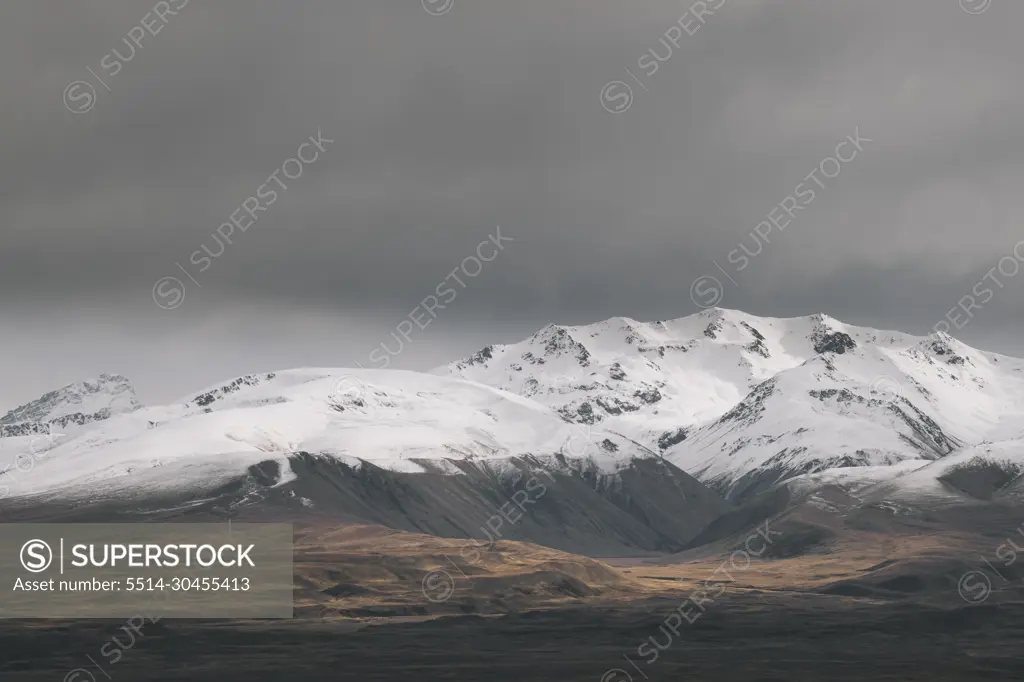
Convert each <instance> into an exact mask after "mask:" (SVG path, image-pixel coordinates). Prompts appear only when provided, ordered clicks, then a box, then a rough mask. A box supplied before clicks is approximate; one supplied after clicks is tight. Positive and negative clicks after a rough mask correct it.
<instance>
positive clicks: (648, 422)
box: [435, 308, 1024, 493]
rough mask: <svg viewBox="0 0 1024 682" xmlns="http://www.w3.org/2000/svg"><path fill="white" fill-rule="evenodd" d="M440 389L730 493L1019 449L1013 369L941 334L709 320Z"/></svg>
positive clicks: (623, 336)
mask: <svg viewBox="0 0 1024 682" xmlns="http://www.w3.org/2000/svg"><path fill="white" fill-rule="evenodd" d="M435 373H438V374H445V375H454V376H457V377H459V378H463V379H468V380H470V381H474V382H479V383H483V384H486V385H489V386H493V387H496V388H501V389H504V390H506V391H510V392H513V393H516V394H518V395H521V396H524V397H527V398H530V399H532V400H535V401H537V402H540V403H543V404H545V405H547V406H548V407H550V408H552V409H554V410H555V411H557V412H558V413H559V414H560V415H561V416H562V418H563V419H565V420H566V421H571V422H576V423H580V424H600V426H601V428H602V429H606V430H611V431H614V432H615V433H619V434H621V435H623V436H624V437H627V438H629V439H631V440H633V441H635V442H638V443H641V444H643V445H644V446H646V447H649V448H651V449H652V450H654V451H660V452H662V453H663V454H664V455H665V456H666V457H667V458H669V459H670V460H671V461H672V462H673V463H674V464H676V465H677V466H679V467H681V468H682V469H684V470H686V471H688V472H690V473H691V474H694V475H697V476H698V477H700V478H702V479H703V480H705V481H706V482H711V483H714V484H716V485H718V486H719V487H720V488H721V489H723V490H730V491H732V492H742V491H750V492H751V493H756V492H757V491H758V490H761V489H763V488H764V486H765V485H770V484H771V483H774V482H775V481H778V480H783V479H785V478H787V477H790V476H794V475H800V474H804V473H808V472H817V471H821V470H823V469H827V468H829V467H853V466H890V465H895V464H898V463H900V462H904V461H907V460H911V459H913V460H930V459H935V458H942V457H945V456H948V455H950V454H951V453H953V452H955V451H956V450H957V449H958V448H961V447H966V446H970V445H973V444H977V443H979V442H981V441H982V440H984V439H989V440H1004V439H1010V438H1017V437H1020V436H1022V435H1024V426H1022V424H1024V362H1021V361H1020V360H1016V359H1013V358H1007V357H1004V356H999V355H996V354H993V353H987V352H983V351H979V350H976V349H973V348H970V347H969V346H967V345H965V344H963V343H961V342H959V341H957V340H956V339H954V338H953V337H951V336H949V335H948V334H943V333H939V334H934V335H932V336H929V337H918V336H912V335H909V334H904V333H902V332H896V331H883V330H878V329H872V328H869V327H859V326H856V325H850V324H846V323H844V322H842V321H840V320H837V319H835V318H833V317H830V316H828V315H826V314H823V313H818V314H814V315H808V316H804V317H795V318H768V317H757V316H754V315H749V314H746V313H743V312H741V311H737V310H728V309H724V308H712V309H708V310H704V311H702V312H700V313H697V314H695V315H690V316H688V317H684V318H680V319H676V320H660V321H655V322H650V323H644V322H638V321H636V320H632V319H629V318H624V317H615V318H611V319H609V320H605V321H603V322H598V323H595V324H590V325H585V326H575V327H564V326H557V325H548V326H547V327H545V328H543V329H541V330H540V331H539V332H537V333H536V334H534V335H533V336H531V337H530V338H528V339H525V340H524V341H521V342H519V343H515V344H510V345H504V346H488V347H487V348H485V349H483V350H482V351H480V352H479V353H476V354H475V355H473V356H472V357H470V358H468V359H466V360H464V361H462V362H457V363H453V364H451V365H449V366H447V367H444V368H439V369H438V370H435Z"/></svg>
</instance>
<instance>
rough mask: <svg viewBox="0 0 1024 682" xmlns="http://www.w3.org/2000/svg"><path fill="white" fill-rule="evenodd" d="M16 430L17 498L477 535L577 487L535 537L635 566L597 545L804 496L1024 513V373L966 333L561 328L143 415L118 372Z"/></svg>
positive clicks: (752, 321)
mask: <svg viewBox="0 0 1024 682" xmlns="http://www.w3.org/2000/svg"><path fill="white" fill-rule="evenodd" d="M0 429H3V430H4V431H0V433H3V434H4V435H5V436H6V437H5V438H0V498H2V497H5V496H12V497H14V498H21V499H30V498H31V499H37V498H38V499H43V498H45V499H47V500H56V499H62V500H72V499H74V500H81V499H86V500H95V499H100V498H103V499H129V498H130V499H136V498H138V496H139V495H140V494H141V495H143V496H145V495H149V496H150V497H152V496H153V495H156V494H157V493H159V495H166V494H169V492H171V491H176V492H175V494H177V493H178V492H181V491H186V492H188V494H189V495H193V496H195V495H200V496H202V495H205V494H207V493H210V494H213V493H211V490H213V489H220V488H218V486H221V487H223V486H227V487H228V488H231V489H232V490H236V492H237V491H242V492H238V495H239V496H241V497H239V499H243V498H246V497H247V496H250V495H255V496H256V497H259V498H260V499H265V498H266V496H268V495H273V494H278V493H280V494H281V495H285V492H281V491H286V493H287V495H291V496H298V497H296V498H295V499H300V498H301V499H302V500H305V502H303V504H305V503H307V502H308V503H309V504H310V505H324V504H326V505H328V506H330V505H334V507H335V508H336V509H337V510H340V511H343V512H344V513H352V514H356V515H357V516H358V517H359V518H362V519H364V520H366V519H373V520H375V522H381V523H387V524H389V525H391V526H392V527H396V528H406V527H408V528H411V529H419V530H424V529H426V528H432V529H434V531H436V532H442V533H455V534H459V533H463V534H465V533H468V532H469V531H468V530H467V529H466V527H465V526H464V525H460V524H461V523H462V522H456V520H457V519H460V518H469V517H475V516H479V515H480V514H481V513H485V514H490V513H491V512H490V511H487V510H488V509H490V506H489V505H492V504H497V505H501V504H502V503H503V502H504V501H505V500H507V495H509V494H513V493H514V491H510V490H508V489H507V486H508V481H509V480H512V479H513V478H515V479H516V480H519V479H520V478H521V477H522V476H523V475H526V476H527V477H530V476H533V475H535V474H537V473H538V472H545V473H546V475H549V476H552V475H556V474H557V475H561V476H563V478H564V480H563V483H564V484H565V485H566V486H568V487H567V488H566V490H565V491H563V493H562V494H563V497H562V498H561V499H560V501H559V502H557V503H556V502H551V507H550V509H549V513H550V517H549V518H547V520H545V521H544V522H540V521H538V520H537V519H535V520H534V521H533V522H531V523H534V524H535V525H534V526H531V527H532V528H533V530H532V531H531V532H532V533H534V535H533V536H532V537H534V538H545V539H546V540H545V541H550V542H551V543H554V544H555V545H558V544H559V543H563V545H564V543H569V542H570V540H569V539H568V538H571V537H574V535H573V534H574V533H575V532H576V531H575V530H572V528H576V526H577V525H578V524H575V523H573V524H569V523H568V522H567V521H566V519H567V518H568V517H567V516H565V512H566V510H567V509H568V508H570V507H571V508H572V509H574V510H575V511H574V513H575V514H576V515H577V517H578V518H579V519H587V518H592V519H601V521H600V523H597V522H595V523H590V522H587V521H582V520H581V521H579V523H582V524H584V525H586V524H587V523H590V525H589V526H588V528H589V529H590V530H588V531H587V533H590V532H593V533H594V534H595V535H593V536H592V537H591V536H588V538H589V539H586V542H587V543H596V544H593V545H587V546H597V547H603V549H601V550H599V551H605V550H607V551H619V550H618V549H614V550H613V549H610V548H609V547H610V546H607V547H606V546H604V545H602V544H601V543H602V542H603V541H602V540H600V539H599V536H600V533H599V532H598V530H599V529H600V528H613V527H614V528H615V529H617V530H616V531H615V532H614V533H613V535H615V537H616V538H617V539H616V541H615V542H616V543H618V544H617V545H615V546H616V547H618V548H621V547H630V546H635V547H643V548H645V549H652V548H656V547H678V546H681V543H685V542H687V541H688V538H690V537H692V535H693V534H695V533H697V532H699V531H700V529H701V528H702V525H701V524H704V523H710V522H711V521H712V520H713V519H714V518H715V515H716V514H718V513H720V512H722V510H723V509H724V508H725V507H727V506H728V505H725V506H723V505H724V504H725V503H723V501H722V496H724V497H725V498H726V499H727V500H729V501H730V502H732V503H736V504H741V503H744V502H745V501H746V500H748V499H751V498H753V497H754V496H756V495H757V494H758V493H760V492H762V491H765V490H768V489H771V488H773V487H774V486H777V485H779V484H780V483H782V482H787V481H788V482H792V485H793V486H796V487H799V486H803V487H804V488H808V489H809V488H814V487H815V486H818V485H833V484H834V485H839V486H840V487H843V488H844V489H848V490H853V489H856V490H857V491H859V492H858V493H857V494H858V495H860V494H861V492H863V493H864V494H869V493H870V494H872V495H880V496H882V497H883V498H886V499H892V498H893V495H895V493H894V492H893V490H895V489H897V488H898V489H900V490H904V489H905V490H906V491H910V492H908V494H917V493H921V492H922V491H930V492H927V495H932V494H933V493H935V491H938V492H939V493H941V495H945V496H946V497H947V498H949V497H951V496H952V497H954V498H957V499H960V498H965V497H966V498H971V499H974V498H977V499H988V498H993V499H994V497H995V496H996V495H997V493H998V494H999V495H1003V494H1007V495H1009V494H1010V493H1009V492H1008V491H1017V489H1018V488H1019V489H1020V491H1021V494H1024V484H1021V483H1019V481H1017V479H1016V477H1017V476H1019V475H1020V473H1021V471H1022V469H1021V468H1020V465H1018V463H1017V462H1018V461H1020V462H1024V456H1020V455H1019V454H1018V453H1020V452H1024V447H1022V446H1021V445H1020V444H1021V443H1024V362H1022V361H1020V360H1016V359H1013V358H1008V357H1005V356H1001V355H997V354H994V353H987V352H982V351H979V350H976V349H974V348H971V347H969V346H967V345H965V344H962V343H960V342H959V341H957V340H955V339H953V338H952V337H950V336H948V335H945V334H938V335H935V336H931V337H927V338H922V337H915V336H911V335H907V334H903V333H900V332H889V331H880V330H876V329H870V328H865V327H857V326H854V325H848V324H845V323H843V322H840V321H838V320H835V319H833V318H830V317H828V316H826V315H812V316H808V317H798V318H788V319H783V318H758V317H755V316H752V315H747V314H744V313H741V312H736V311H731V310H722V309H712V310H707V311H704V312H701V313H699V314H696V315H692V316H690V317H686V318H682V319H679V320H670V321H660V322H653V323H642V322H637V321H635V320H630V319H627V318H613V319H610V320H606V321H604V322H599V323H596V324H592V325H586V326H579V327H559V326H554V325H549V326H547V327H545V328H544V329H541V330H540V331H539V332H537V333H536V334H534V335H533V336H532V337H530V338H529V339H526V340H524V341H522V342H520V343H517V344H511V345H506V346H488V347H487V348H484V349H483V350H481V351H480V352H478V353H476V354H474V355H473V356H472V357H470V358H467V359H465V360H463V361H461V362H456V363H452V364H451V365H448V366H446V367H443V368H439V369H437V370H434V371H433V372H432V373H429V374H424V373H417V372H408V371H398V370H348V369H332V368H312V369H297V370H288V371H282V372H276V373H268V374H259V375H248V376H243V377H239V378H236V379H233V380H231V381H228V382H224V383H221V384H218V385H215V386H211V387H208V388H206V389H204V390H202V391H199V392H197V393H194V394H191V395H188V396H185V397H184V398H182V399H181V400H180V401H178V402H176V403H175V404H172V405H166V406H153V407H142V406H141V405H140V404H139V402H138V400H136V398H135V394H134V391H133V390H132V389H131V386H130V384H129V383H128V382H127V380H126V379H124V378H123V377H120V376H116V375H104V376H102V377H100V379H99V380H96V381H90V382H84V383H82V384H75V385H72V386H67V387H64V388H62V389H59V390H57V391H53V392H51V393H48V394H47V395H45V396H43V397H42V398H40V399H39V400H37V401H34V402H32V403H29V404H28V405H25V406H23V407H20V408H17V409H16V410H13V411H11V412H10V413H9V414H8V415H7V416H5V417H4V418H3V419H2V420H0ZM55 429H56V430H57V431H56V433H55V432H54V431H55ZM44 434H45V438H44ZM41 439H42V440H41ZM993 444H996V445H993ZM1000 453H1004V454H1005V457H1003V456H1002V455H1001V454H1000ZM950 467H952V468H950ZM687 474H689V475H687ZM691 476H692V477H696V478H697V479H699V480H700V481H702V482H703V483H704V484H706V485H707V486H709V487H710V488H711V489H712V490H715V491H717V493H716V492H712V491H711V490H708V489H706V488H705V487H704V486H702V485H700V483H698V482H697V481H695V480H694V479H693V478H692V477H691ZM410 477H411V478H410ZM417 477H418V478H417ZM517 477H518V478H517ZM440 480H444V482H443V483H438V481H440ZM460 481H461V482H460ZM887 485H890V486H896V488H892V487H886V486H887ZM901 486H902V487H901ZM1004 488H1005V490H1004ZM792 489H796V488H795V487H794V488H792ZM396 490H398V491H401V493H400V494H398V493H396V492H395V491H396ZM273 491H278V493H274V492H273ZM684 491H685V492H684ZM915 491H916V492H915ZM218 494H220V493H218ZM922 494H924V493H922ZM936 494H938V493H936ZM1015 494H1016V493H1015ZM287 495H286V497H287ZM452 495H454V496H455V498H457V499H459V500H461V502H459V505H461V506H458V509H456V508H455V507H450V508H449V507H448V506H447V505H448V502H446V501H444V500H447V499H448V498H447V497H446V496H452ZM941 495H940V496H941ZM406 496H411V499H413V500H414V502H415V503H407V500H406V499H405V497H406ZM502 496H505V497H504V498H503V497H502ZM595 496H596V497H595ZM986 496H987V497H986ZM288 499H291V498H288ZM314 499H315V500H316V501H314ZM879 499H881V498H879ZM285 501H286V502H287V501H288V500H287V499H286V500H285ZM236 502H237V500H236ZM673 505H676V506H673ZM684 518H685V519H686V520H685V522H682V521H680V519H684ZM559 519H561V520H559ZM654 519H657V521H656V522H655V521H654ZM548 521H550V523H548ZM680 523H682V524H683V525H679V524H680ZM552 524H554V525H552ZM595 524H596V525H595ZM555 527H557V528H559V529H561V530H559V531H557V532H555V531H553V528H555ZM595 529H598V530H595ZM434 531H431V532H434ZM552 533H553V534H552ZM579 537H583V536H579ZM581 542H582V541H581ZM564 546H567V545H564Z"/></svg>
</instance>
